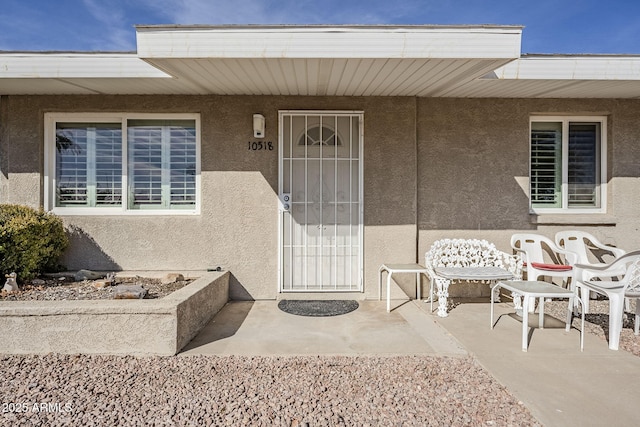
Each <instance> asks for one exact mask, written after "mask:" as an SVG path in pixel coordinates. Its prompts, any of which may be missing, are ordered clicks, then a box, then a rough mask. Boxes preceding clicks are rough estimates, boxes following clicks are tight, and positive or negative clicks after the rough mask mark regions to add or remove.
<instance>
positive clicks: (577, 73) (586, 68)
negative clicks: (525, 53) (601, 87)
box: [491, 56, 640, 80]
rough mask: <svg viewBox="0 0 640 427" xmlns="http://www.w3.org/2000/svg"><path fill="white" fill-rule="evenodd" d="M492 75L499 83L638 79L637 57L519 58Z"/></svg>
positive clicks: (639, 70) (639, 59) (638, 63)
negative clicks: (514, 81) (505, 81)
mask: <svg viewBox="0 0 640 427" xmlns="http://www.w3.org/2000/svg"><path fill="white" fill-rule="evenodd" d="M494 74H495V75H494V76H491V78H498V79H501V80H640V56H619V57H616V56H601V57H598V56H566V57H561V56H549V57H534V58H521V59H518V60H516V61H513V62H510V63H508V64H506V65H504V66H503V67H500V68H498V69H497V70H495V71H494Z"/></svg>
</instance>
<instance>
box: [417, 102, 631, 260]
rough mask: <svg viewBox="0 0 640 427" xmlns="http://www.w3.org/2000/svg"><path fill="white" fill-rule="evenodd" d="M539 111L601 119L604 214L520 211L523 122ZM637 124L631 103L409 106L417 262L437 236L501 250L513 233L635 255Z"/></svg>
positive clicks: (525, 160) (525, 148) (524, 184)
mask: <svg viewBox="0 0 640 427" xmlns="http://www.w3.org/2000/svg"><path fill="white" fill-rule="evenodd" d="M546 113H549V114H556V115H606V116H608V122H607V125H608V126H607V127H608V129H607V130H608V138H607V139H608V140H607V156H608V159H607V160H608V162H607V163H608V164H607V173H608V184H607V187H608V188H607V193H608V206H607V213H606V214H597V215H562V216H561V215H540V216H536V215H531V214H529V208H528V185H529V181H528V175H529V135H528V126H529V117H530V116H531V115H536V114H546ZM638 117H640V101H639V100H602V99H585V100H559V99H551V100H535V99H534V100H516V99H427V98H423V99H419V101H418V156H419V165H420V166H419V168H418V179H417V180H418V227H419V249H418V252H419V254H420V256H422V255H423V254H424V253H425V252H426V251H427V250H428V249H429V247H430V246H431V244H432V243H433V241H434V240H436V239H439V238H444V237H465V238H468V237H475V238H486V239H488V240H490V241H493V242H495V243H496V245H498V247H499V248H500V249H503V250H507V251H510V246H509V239H510V237H511V234H513V233H514V232H516V231H522V232H535V233H542V234H545V235H547V236H549V237H553V235H554V234H555V233H556V231H559V230H562V229H583V230H585V231H589V232H591V233H593V234H594V235H596V236H598V237H599V238H601V239H603V241H605V242H606V243H609V244H614V245H616V246H619V247H621V248H624V249H627V250H633V249H637V248H640V234H639V233H638V228H639V225H640V222H639V215H638V212H640V210H638V208H639V207H640V178H639V176H640V167H639V166H638V165H639V164H640V120H638Z"/></svg>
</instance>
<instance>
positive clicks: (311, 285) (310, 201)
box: [278, 111, 363, 292]
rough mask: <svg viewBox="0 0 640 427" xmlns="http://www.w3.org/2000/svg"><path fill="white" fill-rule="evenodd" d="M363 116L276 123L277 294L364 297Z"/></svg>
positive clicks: (291, 114) (303, 116)
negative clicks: (351, 294) (358, 294)
mask: <svg viewBox="0 0 640 427" xmlns="http://www.w3.org/2000/svg"><path fill="white" fill-rule="evenodd" d="M362 119H363V114H362V113H361V112H310V111H302V112H295V111H282V112H280V117H279V144H278V145H279V160H280V162H279V167H280V173H279V175H280V180H279V181H280V182H279V193H280V213H281V215H280V242H281V244H280V258H279V259H280V266H279V268H280V274H279V276H280V290H281V291H283V292H316V291H327V292H339V291H361V290H362V260H363V253H362V185H361V180H362V145H363V132H362V131H363V122H362Z"/></svg>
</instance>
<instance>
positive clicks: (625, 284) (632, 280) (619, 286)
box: [575, 251, 640, 350]
mask: <svg viewBox="0 0 640 427" xmlns="http://www.w3.org/2000/svg"><path fill="white" fill-rule="evenodd" d="M575 268H576V278H577V280H578V282H579V284H580V286H583V287H584V288H586V289H588V290H591V291H594V292H597V293H599V294H602V295H606V296H607V297H608V298H609V348H610V349H611V350H617V349H618V345H619V344H620V333H621V332H622V320H623V314H624V313H623V312H624V299H625V298H634V299H636V311H635V319H634V329H633V332H634V333H635V334H636V335H638V332H639V327H640V301H638V299H640V251H634V252H629V253H628V254H626V255H623V256H621V257H620V258H617V259H616V260H615V261H613V262H612V263H611V264H607V265H605V266H600V267H593V266H589V265H584V264H576V265H575ZM620 268H624V269H625V274H624V277H623V278H622V279H621V280H618V281H608V280H584V279H582V277H585V275H584V274H583V273H595V275H597V276H598V277H599V278H600V279H601V278H602V277H606V276H615V275H616V274H617V272H618V271H619V270H620Z"/></svg>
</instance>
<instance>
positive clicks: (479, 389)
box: [0, 354, 540, 426]
mask: <svg viewBox="0 0 640 427" xmlns="http://www.w3.org/2000/svg"><path fill="white" fill-rule="evenodd" d="M0 366H1V367H2V371H3V375H2V376H0V396H1V399H0V403H1V404H2V409H3V413H2V417H1V418H0V422H1V423H3V425H11V426H42V425H51V426H62V425H83V426H102V425H109V426H115V425H156V426H174V425H178V426H182V425H197V426H211V425H234V426H240V425H252V426H272V425H276V426H391V425H394V426H395V425H398V426H399V425H403V426H444V425H446V426H463V425H473V426H537V425H540V424H539V423H538V422H537V421H536V420H535V419H534V418H533V417H532V416H531V414H530V413H529V411H528V409H527V408H526V407H525V406H524V405H523V404H522V402H519V401H518V400H517V399H515V398H514V397H513V396H512V395H511V394H510V393H509V392H508V391H507V390H506V389H505V388H504V387H503V386H501V385H500V384H498V382H497V381H496V380H495V379H493V377H492V376H491V375H490V374H489V373H488V372H487V371H485V370H484V369H483V368H482V367H480V366H479V365H478V364H477V363H476V362H475V361H474V359H472V358H448V357H428V356H398V357H365V356H362V357H339V356H324V357H318V356H291V357H275V356H274V357H239V356H228V357H218V356H174V357H149V358H135V357H121V356H120V357H114V356H79V355H53V354H52V355H45V356H8V355H5V356H0ZM12 404H13V406H11V405H12ZM16 408H19V409H20V412H18V410H16Z"/></svg>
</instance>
